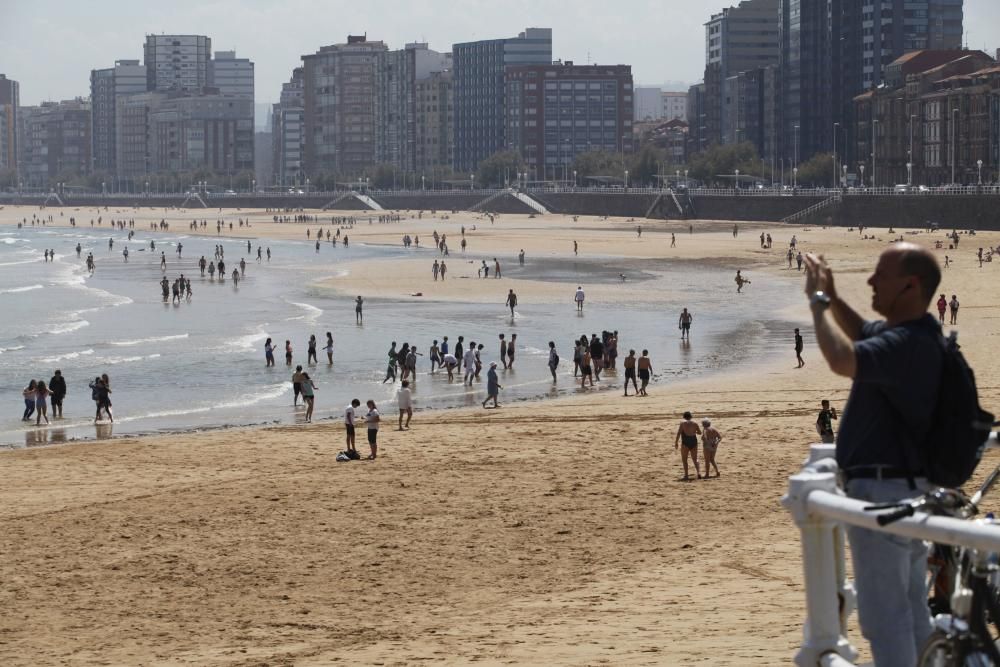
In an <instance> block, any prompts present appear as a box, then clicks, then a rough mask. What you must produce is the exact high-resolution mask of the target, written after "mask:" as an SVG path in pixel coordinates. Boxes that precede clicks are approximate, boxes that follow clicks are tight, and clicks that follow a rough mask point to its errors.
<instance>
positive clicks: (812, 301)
mask: <svg viewBox="0 0 1000 667" xmlns="http://www.w3.org/2000/svg"><path fill="white" fill-rule="evenodd" d="M817 304H819V306H820V307H821V308H829V307H830V295H829V294H827V293H826V292H822V291H819V290H817V291H816V292H813V295H812V296H811V297H809V305H810V306H815V305H817Z"/></svg>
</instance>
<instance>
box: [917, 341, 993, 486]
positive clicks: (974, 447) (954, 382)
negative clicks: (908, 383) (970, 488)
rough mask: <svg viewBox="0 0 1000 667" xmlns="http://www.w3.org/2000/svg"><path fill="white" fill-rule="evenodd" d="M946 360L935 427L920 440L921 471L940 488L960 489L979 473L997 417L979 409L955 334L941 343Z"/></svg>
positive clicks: (970, 370) (933, 425)
mask: <svg viewBox="0 0 1000 667" xmlns="http://www.w3.org/2000/svg"><path fill="white" fill-rule="evenodd" d="M941 346H942V350H943V353H944V354H943V357H942V362H941V383H940V386H939V389H938V400H937V404H936V405H935V406H934V417H933V419H932V421H931V426H930V428H929V429H928V431H927V433H926V434H925V436H924V438H923V439H918V442H919V455H920V461H919V463H920V469H922V470H924V471H926V473H927V479H928V480H929V481H930V482H931V483H933V484H937V485H940V486H946V487H951V488H955V487H959V486H961V485H962V484H965V483H966V482H967V481H969V478H970V477H972V473H973V472H975V470H976V466H977V465H979V460H980V459H981V458H982V456H983V449H984V448H985V445H986V440H987V439H988V438H989V435H990V431H991V430H992V429H993V420H994V417H993V415H992V414H990V413H989V412H986V411H985V410H983V409H982V408H981V407H980V406H979V394H978V391H977V390H976V378H975V376H974V375H973V373H972V369H971V368H969V364H968V363H966V361H965V357H964V356H962V353H961V352H960V351H959V345H958V337H957V334H956V333H955V332H952V333H951V335H950V336H948V337H947V338H942V339H941Z"/></svg>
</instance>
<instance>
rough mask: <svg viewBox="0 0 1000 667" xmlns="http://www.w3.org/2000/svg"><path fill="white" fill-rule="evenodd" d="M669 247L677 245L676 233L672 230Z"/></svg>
mask: <svg viewBox="0 0 1000 667" xmlns="http://www.w3.org/2000/svg"><path fill="white" fill-rule="evenodd" d="M670 247H671V248H676V247H677V235H676V234H674V233H673V232H670Z"/></svg>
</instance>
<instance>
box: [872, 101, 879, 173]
mask: <svg viewBox="0 0 1000 667" xmlns="http://www.w3.org/2000/svg"><path fill="white" fill-rule="evenodd" d="M872 115H873V116H874V115H875V107H874V103H873V106H872ZM877 124H878V120H877V119H875V118H872V187H873V188H874V187H875V127H876V125H877Z"/></svg>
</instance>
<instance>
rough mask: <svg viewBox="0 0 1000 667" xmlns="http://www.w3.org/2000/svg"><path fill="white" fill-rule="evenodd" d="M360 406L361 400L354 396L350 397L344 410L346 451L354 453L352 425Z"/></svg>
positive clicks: (355, 451)
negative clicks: (348, 403)
mask: <svg viewBox="0 0 1000 667" xmlns="http://www.w3.org/2000/svg"><path fill="white" fill-rule="evenodd" d="M360 406H361V401H359V400H358V399H356V398H354V399H351V404H350V405H348V406H347V408H346V409H345V410H344V430H345V431H346V432H347V451H348V452H354V453H355V454H356V453H357V451H358V450H357V449H356V448H355V444H354V426H355V422H356V420H357V418H358V408H359V407H360ZM355 458H356V457H355Z"/></svg>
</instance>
